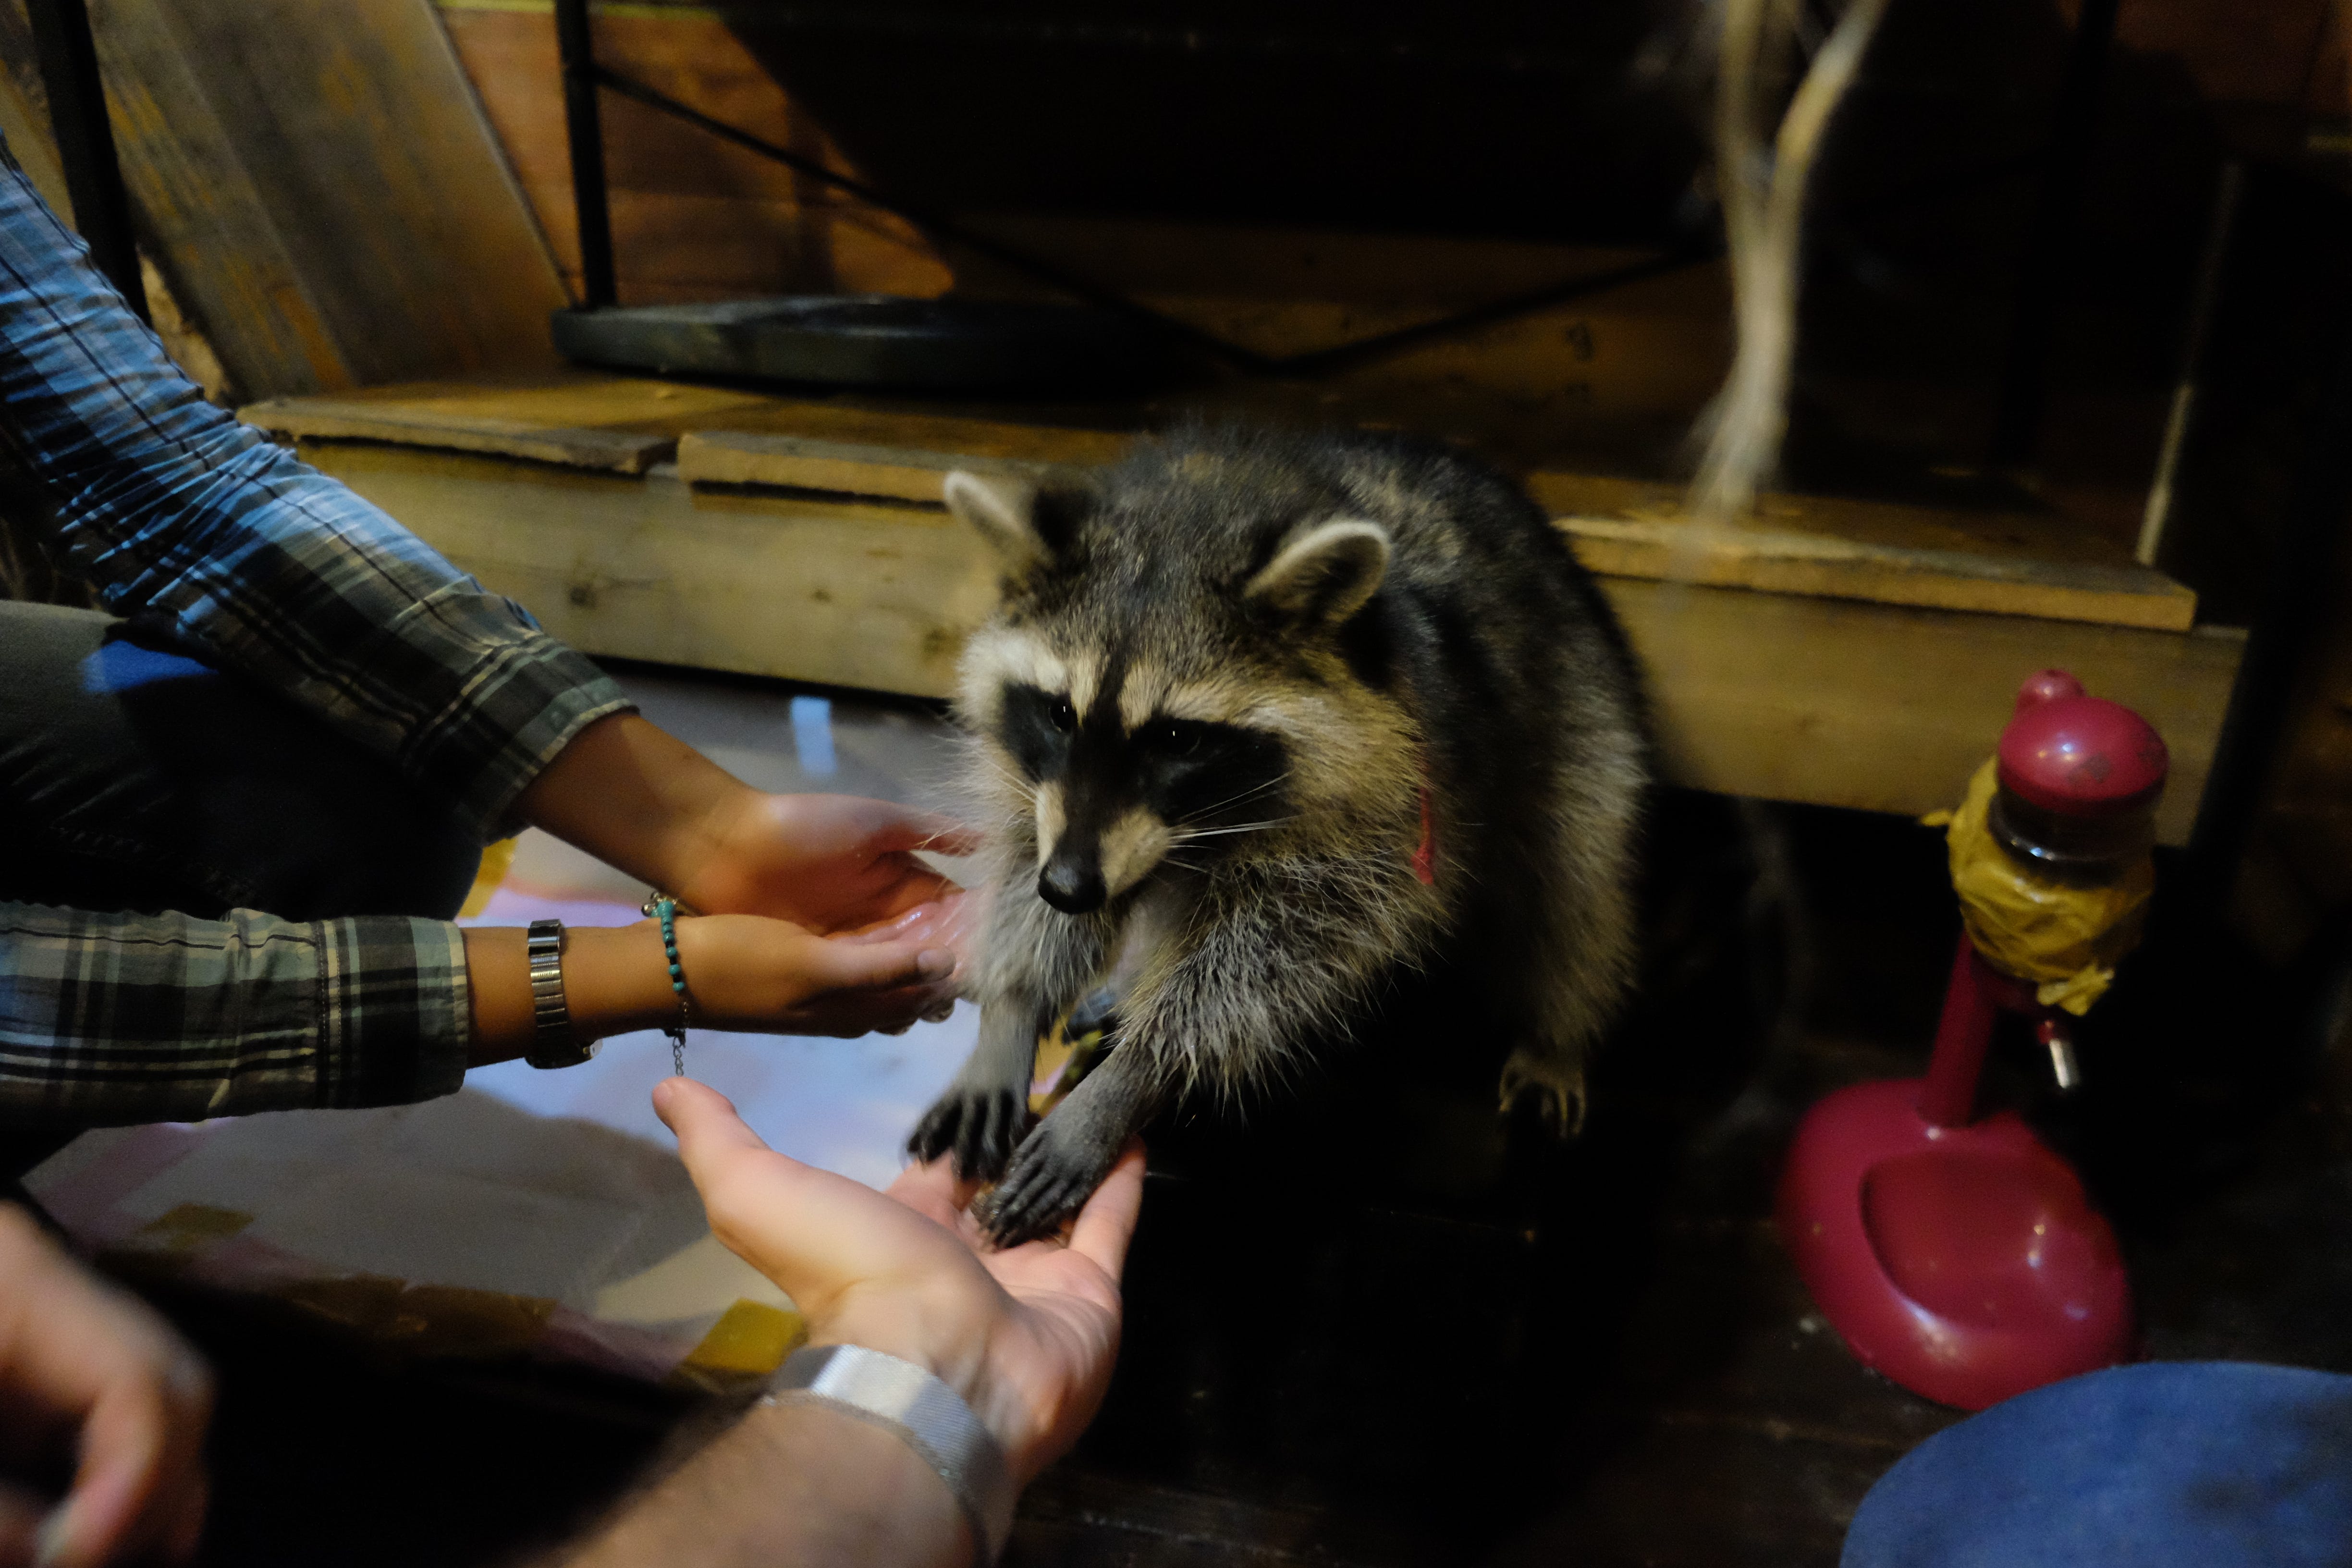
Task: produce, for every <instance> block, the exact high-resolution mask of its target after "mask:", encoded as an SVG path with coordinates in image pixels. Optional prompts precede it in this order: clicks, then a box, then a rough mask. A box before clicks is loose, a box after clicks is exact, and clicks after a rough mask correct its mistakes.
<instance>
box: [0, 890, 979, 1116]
mask: <svg viewBox="0 0 2352 1568" xmlns="http://www.w3.org/2000/svg"><path fill="white" fill-rule="evenodd" d="M951 917H952V910H950V909H947V908H945V907H943V906H940V905H937V904H927V905H924V906H921V907H919V908H918V909H915V910H909V911H908V913H907V914H906V915H904V916H902V917H900V919H899V920H898V921H894V922H891V923H890V924H889V925H887V926H886V927H884V928H883V929H882V930H880V931H875V932H872V933H869V934H868V935H866V936H865V937H836V938H831V939H827V938H821V937H816V936H813V935H811V934H809V933H808V932H806V931H801V930H799V929H798V928H796V927H794V926H792V925H789V924H786V923H785V922H783V921H772V920H763V919H761V918H758V917H756V916H749V915H728V916H709V917H701V918H695V919H688V920H682V921H678V922H677V933H678V953H679V958H680V961H681V964H680V966H681V967H682V968H683V969H685V971H686V973H687V975H688V989H689V991H690V992H691V994H692V995H693V997H694V1000H695V1004H696V1008H697V1012H696V1023H697V1024H698V1026H702V1027H708V1028H720V1029H750V1030H756V1031H761V1032H765V1033H774V1034H802V1035H815V1034H824V1035H857V1034H863V1033H865V1032H866V1031H867V1030H869V1029H877V1028H879V1029H903V1028H905V1027H907V1026H908V1025H909V1024H911V1023H912V1022H914V1020H915V1019H916V1018H918V1017H919V1016H924V1015H926V1014H936V1013H937V1012H938V1011H939V1010H940V1008H942V1007H944V1006H946V1005H949V1003H950V1001H951V999H952V996H953V984H954V982H953V977H952V976H953V967H954V956H953V953H952V952H950V940H951V939H950V933H949V931H948V929H947V928H948V926H949V925H950V923H951ZM523 938H524V933H523V931H521V930H520V929H519V928H511V927H509V928H476V929H473V930H461V929H460V928H458V927H457V926H455V925H451V924H448V923H446V922H444V921H426V920H412V919H409V918H406V917H404V916H398V915H375V916H363V917H361V918H357V919H351V920H336V921H284V920H278V919H275V918H273V917H271V916H268V915H264V914H257V913H255V912H253V911H251V910H234V911H232V912H231V913H230V914H229V915H228V916H227V917H226V919H223V920H217V921H208V920H197V919H194V918H192V917H190V916H186V915H179V914H162V915H134V914H102V913H95V912H92V911H89V910H66V909H52V908H47V907H44V906H40V905H33V904H7V903H0V1117H14V1118H16V1119H17V1120H19V1121H26V1122H37V1121H50V1122H78V1123H79V1124H81V1125H83V1126H93V1127H95V1126H121V1125H125V1124H130V1123H135V1122H142V1121H201V1120H204V1119H205V1118H207V1117H213V1116H243V1115H248V1114H250V1113H252V1112H254V1111H257V1110H311V1109H334V1110H352V1109H358V1108H362V1107H366V1106H376V1105H404V1104H409V1103H412V1102H414V1101H416V1100H430V1099H432V1098H434V1097H436V1096H437V1095H444V1094H451V1093H455V1092H456V1091H457V1089H458V1087H459V1086H460V1085H461V1084H462V1083H463V1082H464V1081H465V1075H466V1070H467V1068H469V1067H479V1066H482V1065H484V1064H486V1063H489V1062H496V1061H504V1060H506V1059H508V1058H511V1057H517V1056H520V1055H522V1054H523V1053H524V1052H525V1051H527V1050H528V1049H529V1048H530V1044H531V1040H532V1037H533V1021H532V1016H531V996H530V965H529V962H528V960H527V958H526V957H525V954H524V951H523ZM565 940H566V942H567V949H566V952H565V955H564V964H563V972H564V991H565V997H566V1001H567V1003H568V1005H569V1008H570V1011H571V1013H572V1026H573V1034H574V1036H575V1037H578V1038H581V1039H583V1040H584V1039H601V1038H603V1037H605V1036H607V1035H612V1034H618V1033H621V1032H623V1031H625V1030H629V1029H643V1028H651V1027H655V1026H661V1025H666V1024H668V1023H671V1022H673V1021H675V1020H676V1018H677V995H676V994H675V993H673V992H672V991H671V989H670V985H669V970H668V960H667V956H666V955H665V954H664V952H662V945H661V936H660V932H659V931H658V929H657V928H656V927H655V926H653V925H652V924H650V923H645V924H639V925H635V926H625V927H620V928H617V929H602V930H600V929H595V928H587V927H573V928H572V929H571V930H570V931H567V933H566V939H565Z"/></svg>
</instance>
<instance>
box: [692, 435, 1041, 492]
mask: <svg viewBox="0 0 2352 1568" xmlns="http://www.w3.org/2000/svg"><path fill="white" fill-rule="evenodd" d="M1053 467H1054V465H1052V464H1049V463H1035V462H1022V461H1018V460H1016V459H1013V458H973V457H963V456H959V455H956V454H953V453H948V452H924V451H917V450H913V449H909V448H903V447H861V446H856V445H852V444H851V443H849V442H846V441H813V440H810V439H808V438H807V437H801V436H746V435H742V434H740V432H736V431H727V430H721V431H712V432H710V433H709V434H707V435H704V434H689V435H688V436H686V437H684V438H682V439H681V440H680V441H679V442H678V444H677V475H678V478H680V479H684V480H686V481H687V482H688V484H697V485H763V486H769V487H773V488H777V489H804V490H831V491H835V492H837V493H841V494H846V495H856V496H865V497H871V498H874V499H877V500H910V501H919V502H923V503H925V504H929V503H933V502H936V501H937V500H939V499H940V484H941V482H942V481H943V480H945V479H946V478H947V476H948V474H949V473H950V471H951V470H953V469H956V468H971V469H975V470H978V471H980V472H983V473H996V474H1022V475H1039V474H1044V473H1046V472H1049V471H1051V469H1052V468H1053Z"/></svg>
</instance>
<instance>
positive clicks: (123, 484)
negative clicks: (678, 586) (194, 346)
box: [0, 148, 630, 838]
mask: <svg viewBox="0 0 2352 1568" xmlns="http://www.w3.org/2000/svg"><path fill="white" fill-rule="evenodd" d="M0 405H5V411H6V416H5V421H0V425H5V434H6V436H7V437H8V438H9V439H10V440H11V441H13V442H14V444H15V445H16V447H17V448H18V457H19V459H20V461H22V462H23V463H24V465H25V466H26V468H27V469H28V470H29V471H30V472H31V473H32V475H33V476H34V477H35V478H36V479H37V480H39V481H40V482H41V483H42V485H43V486H44V488H45V489H47V493H48V495H49V497H50V499H51V501H52V504H53V506H54V509H55V531H56V534H57V537H58V540H59V541H60V542H62V544H63V545H64V547H65V550H66V552H67V555H68V559H70V560H71V561H72V562H73V563H74V564H75V565H76V566H77V567H78V568H79V569H80V570H81V571H82V572H84V573H85V574H88V575H89V577H90V578H91V579H92V580H93V582H94V583H95V584H97V586H98V589H99V593H100V597H101V598H102V600H103V601H104V603H105V605H106V607H107V608H108V609H110V610H111V611H113V612H114V613H115V614H117V615H121V616H143V617H146V618H148V619H151V620H155V621H160V622H162V623H164V624H167V625H169V626H172V627H173V629H174V630H175V631H176V632H177V634H178V635H179V636H180V637H183V638H184V639H185V640H186V641H187V642H188V643H189V644H190V645H192V647H194V648H195V649H197V650H199V651H201V653H202V654H203V655H204V656H205V657H206V658H209V659H211V660H213V661H215V662H216V663H217V664H219V665H220V666H221V667H222V668H227V669H233V670H236V671H237V672H238V673H240V674H243V675H245V676H246V677H247V678H248V679H253V680H255V681H257V682H258V683H260V684H261V685H263V686H266V687H268V688H270V689H274V690H277V691H278V692H281V693H283V694H284V695H285V696H287V697H289V698H290V699H292V700H294V701H296V702H297V703H299V704H300V705H301V706H302V707H304V708H305V709H307V710H310V711H311V712H313V713H315V714H317V715H319V716H320V718H321V719H323V720H324V721H326V722H327V723H329V724H331V725H332V726H333V727H334V728H336V729H337V730H340V731H342V732H343V733H345V734H346V735H349V736H350V737H352V739H353V740H355V741H357V742H360V743H361V744H362V745H363V746H365V747H367V748H368V749H369V750H370V751H372V752H375V753H376V754H378V755H380V756H383V757H384V758H386V759H388V760H389V761H390V762H391V763H393V764H394V766H395V767H396V768H397V769H398V770H399V772H400V773H402V774H403V775H404V776H405V777H407V778H408V779H410V780H411V781H413V782H414V783H415V784H418V785H419V786H421V787H423V788H424V789H425V790H426V791H428V792H429V793H431V794H432V795H435V796H436V797H437V798H439V799H442V800H445V801H446V802H448V803H449V804H450V805H452V806H453V807H455V808H456V810H457V812H458V814H459V816H460V817H461V819H462V820H464V821H465V822H467V824H468V825H469V826H472V827H474V828H475V829H477V830H478V831H479V832H480V833H481V834H482V836H483V837H485V838H488V837H497V836H499V834H500V833H501V832H503V831H506V830H509V828H510V827H511V826H513V824H512V823H511V821H510V814H511V811H512V807H513V804H514V801H515V797H516V796H517V795H520V794H521V793H522V791H523V789H524V788H525V786H527V785H528V784H530V781H531V780H532V779H534V778H536V777H537V776H538V774H539V773H540V770H541V769H542V768H543V767H545V766H546V764H547V763H550V762H551V761H552V760H553V759H554V757H555V755H556V753H557V752H560V751H562V749H563V747H564V745H565V744H566V743H567V742H570V741H571V739H572V736H573V735H575V734H577V733H578V732H579V731H581V730H582V729H583V728H584V727H585V726H586V725H588V724H589V723H591V722H593V721H595V720H597V719H600V718H603V717H604V716H605V715H607V714H610V713H614V712H619V711H623V710H626V709H627V708H628V707H629V706H630V704H629V702H628V700H627V699H626V698H625V697H624V696H623V695H622V694H621V691H620V689H619V688H618V687H617V686H615V685H614V683H613V681H612V680H611V679H610V678H608V677H606V676H605V675H604V673H603V672H602V671H600V670H599V669H597V668H596V667H595V666H594V665H593V664H591V663H590V662H589V661H588V660H587V659H585V658H582V657H581V656H580V655H579V654H577V653H574V652H572V650H571V649H569V648H567V647H563V646H562V644H560V643H558V642H556V641H555V640H554V639H553V638H551V637H548V636H547V635H546V634H545V633H544V632H542V631H541V630H540V629H539V627H538V626H537V625H536V623H534V622H533V621H532V620H531V618H530V616H529V615H528V614H527V613H526V612H525V611H524V610H523V609H522V608H521V607H520V605H516V604H514V603H513V602H512V601H511V600H509V599H505V598H502V597H499V596H498V595H493V594H490V593H488V592H487V591H486V590H485V589H484V588H483V587H482V586H481V584H478V583H477V582H475V581H474V580H473V579H472V578H470V577H468V576H467V575H465V574H462V573H460V572H458V571H457V568H455V567H453V566H451V565H450V564H449V563H447V562H446V561H444V560H443V559H442V558H441V557H440V556H439V555H437V554H436V553H435V552H434V551H433V550H432V549H431V548H430V547H428V546H427V545H425V543H424V542H422V541H421V540H419V539H417V538H416V537H415V535H414V534H411V533H409V532H408V531H406V530H404V529H403V528H402V527H401V526H400V525H399V524H398V523H396V522H394V521H393V520H392V519H391V518H389V517H387V516H385V515H384V514H383V512H381V511H379V510H376V509H375V508H374V507H373V506H371V505H369V504H368V503H367V502H366V501H363V500H361V499H360V498H359V497H358V496H356V495H354V494H352V492H351V491H350V490H349V489H345V488H344V487H343V486H342V485H341V484H339V483H337V482H336V481H335V480H333V479H329V478H327V477H326V476H325V475H323V474H320V473H319V472H318V471H317V470H316V469H314V468H310V467H309V466H308V465H307V464H304V463H302V462H300V461H299V460H298V459H296V458H294V456H293V455H292V454H290V453H289V452H287V451H285V450H284V449H283V448H281V447H277V446H276V445H274V444H272V443H271V442H269V441H268V440H267V439H266V438H264V437H262V436H261V435H260V434H259V433H258V432H257V431H255V430H253V429H250V428H248V427H247V426H243V425H240V424H238V423H237V422H236V420H235V419H233V418H231V417H230V416H228V415H227V414H226V413H224V412H222V411H221V410H220V409H218V408H215V407H214V406H213V405H210V404H208V403H206V402H205V399H204V395H203V394H202V393H201V392H200V391H199V390H198V389H197V388H196V387H195V386H194V384H191V383H190V382H189V381H188V379H187V378H186V377H185V376H184V375H182V374H180V372H179V370H178V368H177V367H176V366H174V365H173V363H172V362H171V360H170V359H169V358H168V357H166V356H165V354H164V353H163V345H162V343H161V342H159V341H158V340H157V339H156V337H155V335H154V333H153V332H152V331H149V330H148V329H147V327H146V326H145V325H144V324H143V323H142V322H141V321H139V319H138V318H137V317H135V316H133V315H132V314H131V312H130V310H128V309H126V308H125V307H124V305H123V303H122V300H121V296H120V295H118V294H116V293H115V292H114V290H113V289H111V288H110V286H109V285H108V284H107V282H106V280H105V279H103V278H102V277H100V275H99V273H98V272H97V270H96V269H95V268H92V267H91V266H90V265H89V260H88V251H87V248H86V247H84V246H83V245H82V243H81V241H80V240H79V238H77V237H75V236H74V235H72V234H71V233H70V232H69V231H68V230H67V229H66V228H65V227H64V226H62V225H61V224H59V223H58V220H57V218H56V217H55V216H53V215H52V214H51V213H50V212H49V210H48V208H47V206H46V205H43V204H42V202H41V199H40V197H39V195H37V193H36V192H35V191H34V190H33V188H32V185H31V184H30V183H29V182H27V181H26V178H25V176H24V175H23V174H22V173H21V172H20V171H19V170H18V169H17V168H16V164H15V162H14V160H13V159H9V158H7V157H6V155H5V148H0Z"/></svg>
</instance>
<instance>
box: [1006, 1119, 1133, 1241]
mask: <svg viewBox="0 0 2352 1568" xmlns="http://www.w3.org/2000/svg"><path fill="white" fill-rule="evenodd" d="M1117 1160H1118V1150H1117V1149H1113V1150H1111V1151H1109V1152H1108V1153H1105V1152H1103V1151H1102V1150H1100V1149H1098V1148H1097V1147H1096V1146H1095V1141H1094V1140H1091V1139H1088V1138H1087V1137H1085V1136H1083V1135H1076V1136H1074V1135H1072V1133H1071V1131H1070V1130H1069V1126H1068V1124H1067V1123H1066V1122H1061V1121H1057V1120H1056V1119H1055V1118H1054V1117H1051V1116H1048V1117H1047V1118H1045V1121H1041V1122H1039V1123H1038V1124H1037V1130H1036V1131H1034V1132H1032V1133H1030V1134H1029V1136H1028V1138H1027V1140H1026V1141H1024V1142H1023V1143H1022V1145H1021V1147H1020V1148H1018V1149H1016V1150H1014V1151H1013V1166H1012V1168H1011V1169H1010V1170H1008V1171H1006V1172H1005V1173H1004V1179H1003V1181H1001V1182H999V1183H997V1184H996V1186H995V1188H994V1189H993V1190H992V1191H991V1192H989V1193H988V1194H986V1195H985V1196H983V1197H982V1199H981V1200H980V1202H978V1203H977V1204H975V1205H972V1213H973V1214H974V1215H976V1216H977V1217H978V1218H979V1220H980V1223H981V1225H982V1227H983V1228H984V1229H986V1230H987V1232H988V1235H989V1239H991V1240H992V1241H993V1242H995V1243H996V1245H997V1246H999V1247H1018V1246H1020V1245H1021V1244H1022V1243H1023V1242H1024V1241H1034V1240H1036V1239H1037V1238H1038V1237H1041V1236H1051V1235H1053V1234H1054V1233H1055V1231H1057V1230H1059V1229H1061V1228H1062V1225H1063V1222H1065V1221H1066V1220H1067V1219H1068V1218H1069V1217H1070V1216H1071V1215H1075V1214H1076V1213H1077V1212H1078V1210H1080V1209H1082V1208H1084V1207H1085V1206H1086V1202H1087V1199H1088V1198H1090V1197H1092V1196H1093V1195H1094V1191H1095V1189H1096V1188H1097V1187H1098V1186H1101V1185H1102V1183H1103V1178H1104V1177H1105V1176H1108V1175H1109V1174H1110V1168H1111V1166H1112V1165H1113V1164H1114V1163H1117Z"/></svg>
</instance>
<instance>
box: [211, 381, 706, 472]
mask: <svg viewBox="0 0 2352 1568" xmlns="http://www.w3.org/2000/svg"><path fill="white" fill-rule="evenodd" d="M327 401H328V400H326V399H323V398H305V399H300V400H299V401H298V400H288V402H289V403H295V404H296V405H295V406H289V405H288V403H260V404H256V405H252V406H251V407H248V408H244V409H240V410H239V411H238V416H239V417H241V418H242V419H244V420H245V422H246V423H247V424H248V425H254V426H259V427H261V428H263V429H265V430H269V431H272V432H274V433H276V434H278V435H284V436H297V437H301V436H309V437H337V438H344V439H359V440H373V441H395V442H398V443H400V444H402V445H404V446H410V447H437V448H440V449H442V450H445V451H455V452H495V453H498V454H499V455H500V456H502V457H509V458H529V459H530V460H531V461H533V462H541V463H561V464H563V465H564V466H565V467H567V468H609V469H611V470H613V471H614V472H615V473H622V474H642V473H644V472H645V471H646V469H647V468H652V467H653V466H654V465H655V464H656V463H658V462H660V461H662V460H663V459H664V458H667V457H668V456H669V455H670V454H671V452H673V451H675V450H676V449H677V440H676V438H674V437H668V436H635V435H631V434H629V433H627V432H625V431H620V430H585V429H579V428H566V427H564V426H540V425H530V424H526V423H524V422H523V421H521V420H519V419H492V418H488V417H480V416H477V417H474V418H470V419H459V418H454V417H452V418H444V419H436V418H434V417H433V416H431V415H427V414H405V413H402V412H400V411H398V410H396V409H383V408H373V409H372V408H367V407H365V406H364V405H362V406H360V407H357V408H354V409H352V410H351V411H350V412H348V413H338V412H336V411H335V410H333V409H331V408H324V407H320V406H319V405H320V404H322V403H325V402H327ZM302 405H308V406H302Z"/></svg>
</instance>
